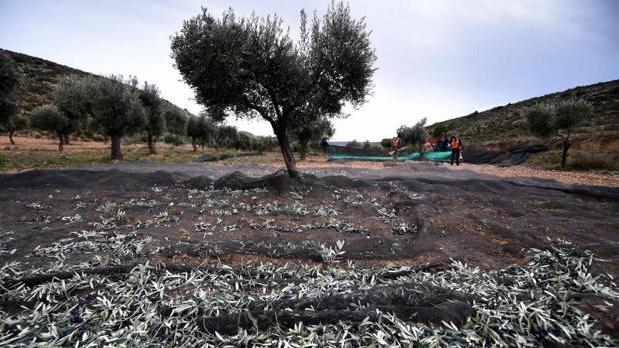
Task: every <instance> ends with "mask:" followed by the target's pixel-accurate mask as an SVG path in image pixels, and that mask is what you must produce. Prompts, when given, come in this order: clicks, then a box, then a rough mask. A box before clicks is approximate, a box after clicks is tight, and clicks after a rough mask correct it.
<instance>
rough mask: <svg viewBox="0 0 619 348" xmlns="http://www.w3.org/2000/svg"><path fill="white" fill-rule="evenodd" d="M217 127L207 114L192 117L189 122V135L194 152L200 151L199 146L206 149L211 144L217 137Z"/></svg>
mask: <svg viewBox="0 0 619 348" xmlns="http://www.w3.org/2000/svg"><path fill="white" fill-rule="evenodd" d="M215 132H216V125H215V122H213V120H211V119H210V118H209V117H208V116H207V115H206V114H205V113H202V114H201V115H200V116H198V117H195V116H191V117H190V118H189V120H188V122H187V135H188V136H189V137H190V138H191V146H192V147H193V151H197V150H198V145H200V146H201V147H202V150H204V147H205V146H206V144H208V143H209V142H211V141H212V140H213V138H214V136H215Z"/></svg>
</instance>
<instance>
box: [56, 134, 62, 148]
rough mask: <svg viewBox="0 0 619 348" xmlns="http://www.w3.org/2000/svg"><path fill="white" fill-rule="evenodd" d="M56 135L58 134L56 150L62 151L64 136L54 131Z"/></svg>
mask: <svg viewBox="0 0 619 348" xmlns="http://www.w3.org/2000/svg"><path fill="white" fill-rule="evenodd" d="M56 135H57V136H58V151H59V152H62V151H64V137H63V136H62V133H60V132H58V133H56Z"/></svg>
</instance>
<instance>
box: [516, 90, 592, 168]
mask: <svg viewBox="0 0 619 348" xmlns="http://www.w3.org/2000/svg"><path fill="white" fill-rule="evenodd" d="M592 113H593V106H592V105H591V103H589V102H587V101H584V100H578V99H573V100H566V101H561V102H559V103H556V104H552V105H536V106H534V107H532V108H530V109H528V110H527V111H526V113H525V117H526V118H527V122H528V126H529V130H530V131H531V133H532V134H534V135H536V136H539V137H541V138H550V137H552V136H555V137H557V138H559V139H560V140H561V145H562V150H561V168H565V166H566V164H567V156H568V151H569V150H570V148H571V147H572V145H573V144H574V140H573V139H572V132H573V129H574V127H575V126H576V125H578V124H579V123H580V122H582V121H583V120H585V119H587V118H588V117H589V116H591V114H592Z"/></svg>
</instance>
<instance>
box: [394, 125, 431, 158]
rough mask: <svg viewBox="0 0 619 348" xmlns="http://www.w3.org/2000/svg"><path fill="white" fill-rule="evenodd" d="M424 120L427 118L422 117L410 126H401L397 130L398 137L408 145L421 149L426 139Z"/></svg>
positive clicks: (426, 132)
mask: <svg viewBox="0 0 619 348" xmlns="http://www.w3.org/2000/svg"><path fill="white" fill-rule="evenodd" d="M426 122H427V120H426V118H425V117H424V118H422V119H421V120H419V122H417V123H416V124H415V125H414V126H412V127H407V126H401V127H400V128H398V130H397V134H398V137H399V138H400V139H402V141H403V142H404V144H407V145H410V146H412V147H413V148H416V149H417V150H419V151H420V152H421V151H423V150H422V149H423V144H424V143H425V142H426V141H427V140H428V131H427V130H426Z"/></svg>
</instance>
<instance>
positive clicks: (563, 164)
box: [561, 139, 572, 168]
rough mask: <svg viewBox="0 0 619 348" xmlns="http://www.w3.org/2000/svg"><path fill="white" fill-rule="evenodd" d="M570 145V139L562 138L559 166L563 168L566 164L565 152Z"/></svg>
mask: <svg viewBox="0 0 619 348" xmlns="http://www.w3.org/2000/svg"><path fill="white" fill-rule="evenodd" d="M570 147H572V141H571V140H570V139H565V140H563V152H562V153H561V168H565V166H566V164H567V152H568V151H569V149H570Z"/></svg>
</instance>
